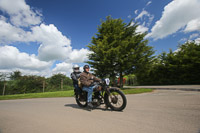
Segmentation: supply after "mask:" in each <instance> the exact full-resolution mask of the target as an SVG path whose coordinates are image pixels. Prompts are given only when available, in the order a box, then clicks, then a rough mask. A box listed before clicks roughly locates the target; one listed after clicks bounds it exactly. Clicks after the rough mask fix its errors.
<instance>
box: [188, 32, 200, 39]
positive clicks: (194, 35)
mask: <svg viewBox="0 0 200 133" xmlns="http://www.w3.org/2000/svg"><path fill="white" fill-rule="evenodd" d="M198 36H199V34H198V33H194V34H192V35H190V37H189V39H190V40H192V39H195V38H196V37H198Z"/></svg>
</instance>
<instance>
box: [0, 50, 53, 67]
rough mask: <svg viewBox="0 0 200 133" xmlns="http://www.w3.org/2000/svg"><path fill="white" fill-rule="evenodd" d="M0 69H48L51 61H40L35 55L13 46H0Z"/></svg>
mask: <svg viewBox="0 0 200 133" xmlns="http://www.w3.org/2000/svg"><path fill="white" fill-rule="evenodd" d="M0 55H1V56H0V69H25V70H35V71H41V70H45V69H48V68H49V67H50V66H51V65H52V62H45V61H40V60H39V59H37V57H36V56H35V55H34V54H33V55H29V54H27V53H24V52H20V51H19V50H18V49H17V48H16V47H13V46H1V47H0Z"/></svg>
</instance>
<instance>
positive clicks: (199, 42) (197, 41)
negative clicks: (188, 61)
mask: <svg viewBox="0 0 200 133" xmlns="http://www.w3.org/2000/svg"><path fill="white" fill-rule="evenodd" d="M195 43H197V44H199V45H200V37H199V38H197V39H195Z"/></svg>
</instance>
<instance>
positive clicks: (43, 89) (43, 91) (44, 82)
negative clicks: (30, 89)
mask: <svg viewBox="0 0 200 133" xmlns="http://www.w3.org/2000/svg"><path fill="white" fill-rule="evenodd" d="M44 89H45V80H44V81H43V93H44Z"/></svg>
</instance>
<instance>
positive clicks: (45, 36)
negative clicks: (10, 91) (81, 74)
mask: <svg viewBox="0 0 200 133" xmlns="http://www.w3.org/2000/svg"><path fill="white" fill-rule="evenodd" d="M199 7H200V1H199V0H139V1H134V0H101V1H95V0H84V1H83V0H73V1H72V0H48V1H47V0H14V1H13V0H0V29H1V30H0V55H1V56H0V72H12V71H15V70H20V71H22V73H23V74H36V75H41V76H51V75H52V74H54V73H63V74H66V75H69V74H70V72H71V71H72V69H71V68H72V66H73V65H74V64H79V65H80V66H81V67H82V66H83V65H84V63H83V62H84V61H86V60H87V54H88V53H90V51H88V49H87V47H86V45H88V44H89V43H90V42H91V38H92V36H94V35H95V33H97V26H98V25H100V20H101V19H103V20H105V18H106V16H108V15H111V16H112V17H113V18H121V19H123V20H124V22H126V23H128V22H130V20H131V19H134V22H138V24H139V27H138V29H137V32H138V33H140V32H145V31H147V32H148V34H147V36H146V39H148V40H149V45H150V46H153V47H154V50H155V51H156V53H155V54H156V55H158V54H160V53H161V52H163V51H166V52H168V51H169V49H172V50H173V51H175V50H176V49H177V46H178V44H182V43H184V42H185V41H187V40H195V41H196V42H199V41H200V32H199V31H200V14H199V12H200V8H199Z"/></svg>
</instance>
